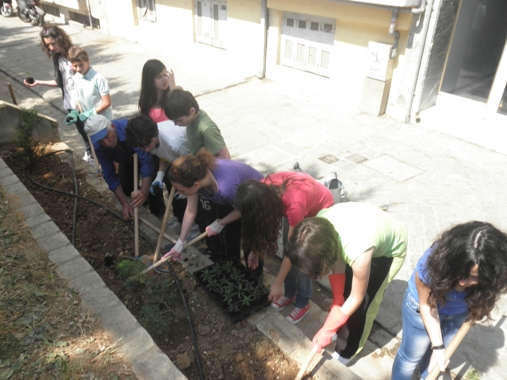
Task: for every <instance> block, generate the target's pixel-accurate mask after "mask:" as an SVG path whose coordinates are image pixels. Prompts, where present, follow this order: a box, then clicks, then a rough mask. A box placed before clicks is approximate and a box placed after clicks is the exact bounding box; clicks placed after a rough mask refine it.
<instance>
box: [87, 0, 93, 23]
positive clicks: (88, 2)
mask: <svg viewBox="0 0 507 380" xmlns="http://www.w3.org/2000/svg"><path fill="white" fill-rule="evenodd" d="M86 8H88V20H90V28H91V29H92V30H93V19H92V10H91V8H90V0H86Z"/></svg>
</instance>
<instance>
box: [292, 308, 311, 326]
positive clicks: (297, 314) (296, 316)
mask: <svg viewBox="0 0 507 380" xmlns="http://www.w3.org/2000/svg"><path fill="white" fill-rule="evenodd" d="M309 311H310V304H308V305H306V306H305V307H295V308H294V310H292V311H291V312H290V314H289V315H287V318H286V319H287V320H288V321H289V322H290V323H293V324H296V323H299V322H301V320H302V319H303V317H304V316H305V315H306V313H308V312H309Z"/></svg>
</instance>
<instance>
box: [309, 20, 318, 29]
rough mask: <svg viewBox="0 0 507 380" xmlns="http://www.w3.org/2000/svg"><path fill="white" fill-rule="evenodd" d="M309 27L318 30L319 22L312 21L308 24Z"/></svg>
mask: <svg viewBox="0 0 507 380" xmlns="http://www.w3.org/2000/svg"><path fill="white" fill-rule="evenodd" d="M310 29H311V30H319V23H318V22H312V23H311V24H310Z"/></svg>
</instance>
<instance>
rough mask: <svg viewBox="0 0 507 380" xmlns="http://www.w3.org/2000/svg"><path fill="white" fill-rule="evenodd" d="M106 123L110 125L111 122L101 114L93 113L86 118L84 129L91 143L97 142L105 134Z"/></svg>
mask: <svg viewBox="0 0 507 380" xmlns="http://www.w3.org/2000/svg"><path fill="white" fill-rule="evenodd" d="M108 125H111V122H110V121H109V120H108V119H107V118H106V117H105V116H102V115H93V116H92V117H90V118H88V120H86V123H85V127H84V130H85V132H86V134H87V135H88V136H90V139H91V140H92V144H96V143H98V142H99V141H100V140H102V139H103V138H104V137H106V136H107V126H108Z"/></svg>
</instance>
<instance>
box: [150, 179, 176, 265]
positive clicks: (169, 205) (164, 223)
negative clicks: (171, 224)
mask: <svg viewBox="0 0 507 380" xmlns="http://www.w3.org/2000/svg"><path fill="white" fill-rule="evenodd" d="M175 191H176V190H175V189H174V186H173V187H172V188H171V192H170V194H169V200H168V201H167V205H166V207H165V213H164V219H162V224H161V225H160V234H159V235H158V241H157V248H155V255H154V256H153V262H154V263H156V262H157V259H158V253H159V252H160V246H161V245H162V240H163V239H164V232H165V226H166V224H167V219H169V211H170V210H171V205H172V203H173V199H174V192H175Z"/></svg>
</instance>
